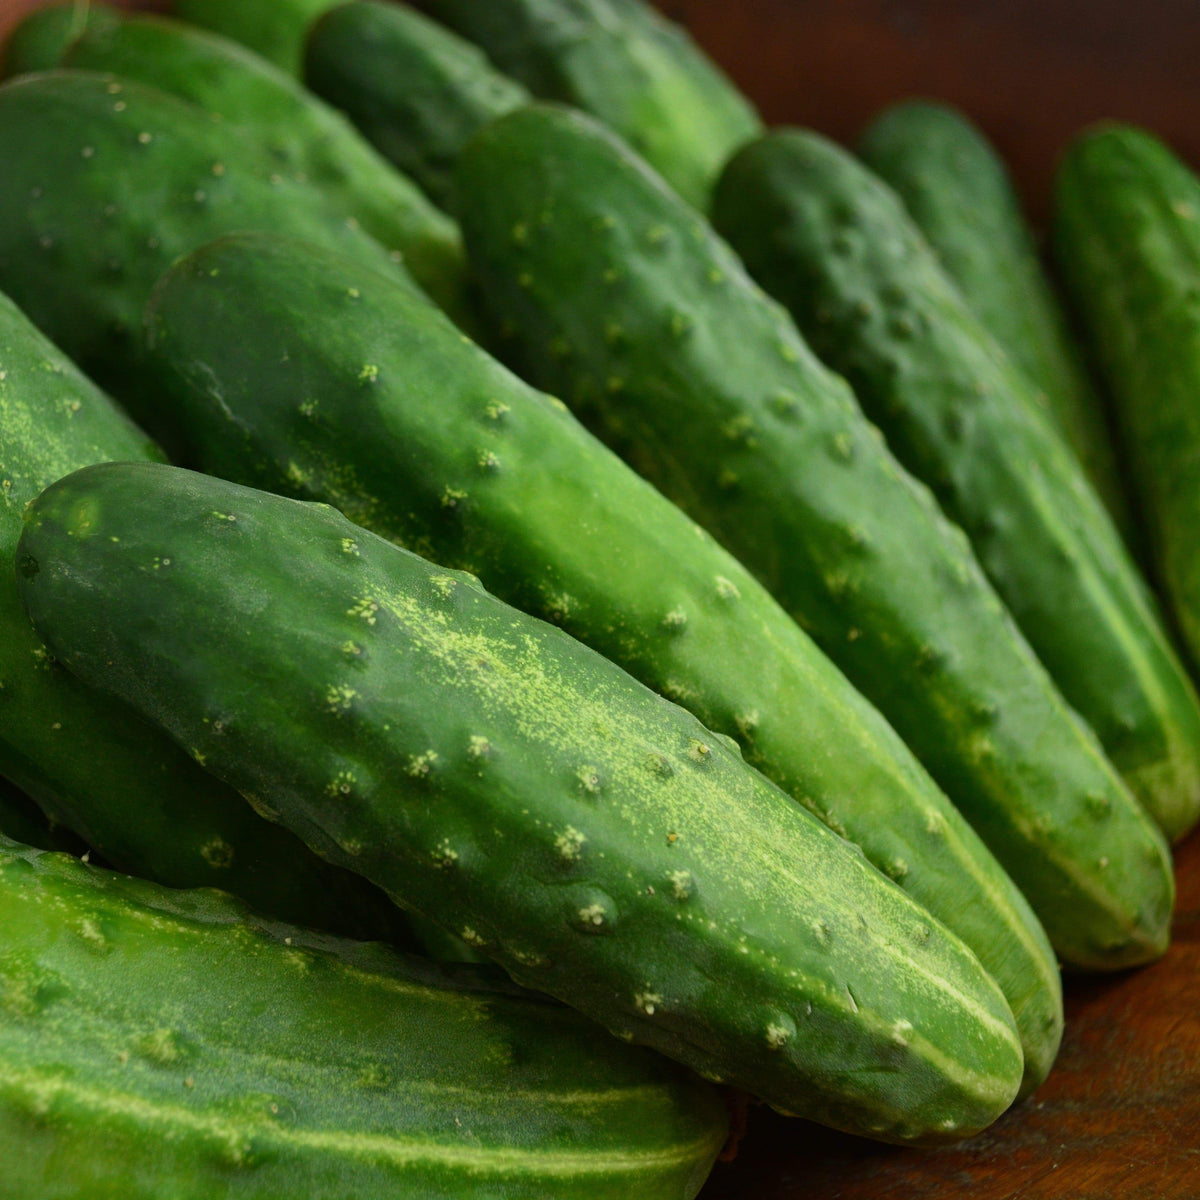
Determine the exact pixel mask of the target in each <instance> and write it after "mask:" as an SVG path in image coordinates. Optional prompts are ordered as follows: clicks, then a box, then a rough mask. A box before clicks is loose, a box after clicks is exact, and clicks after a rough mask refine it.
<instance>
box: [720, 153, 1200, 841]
mask: <svg viewBox="0 0 1200 1200" xmlns="http://www.w3.org/2000/svg"><path fill="white" fill-rule="evenodd" d="M714 211H715V214H716V219H717V223H718V225H719V227H720V229H721V230H722V232H723V233H724V234H725V235H726V236H727V237H728V238H729V240H730V242H731V243H732V244H733V246H734V247H735V249H737V250H738V251H739V252H740V253H741V255H742V258H743V259H744V260H745V262H746V264H747V266H748V267H749V268H750V271H751V274H753V275H754V277H755V278H756V279H757V280H758V281H759V283H761V284H762V285H763V286H764V287H765V288H766V289H767V291H768V292H770V293H771V294H772V295H773V296H774V297H775V298H776V299H777V300H780V301H782V302H783V304H784V305H785V306H786V307H787V308H788V310H789V311H790V312H791V313H792V315H793V317H795V319H796V323H797V325H798V326H799V327H800V329H801V331H802V332H803V333H804V335H805V336H806V337H807V338H808V339H809V342H810V344H811V345H812V347H813V349H814V350H815V351H816V352H817V353H818V354H819V355H820V356H821V357H822V359H824V361H825V362H826V363H828V364H829V365H830V366H831V367H833V368H834V370H836V371H839V372H841V373H842V374H843V375H845V377H846V379H847V380H849V382H850V384H851V386H852V387H853V388H854V390H855V392H856V394H857V395H858V398H859V400H860V402H861V403H862V405H863V409H864V410H865V412H866V414H867V416H868V417H869V418H871V419H872V420H873V421H875V422H876V424H878V426H879V427H880V429H882V430H883V432H884V434H885V435H886V437H887V439H888V443H889V445H890V446H891V447H892V449H893V451H894V452H895V454H896V456H897V457H898V458H899V459H900V461H901V462H902V463H903V464H904V466H905V467H906V468H907V469H908V470H910V471H912V473H913V474H914V475H916V476H917V477H918V478H920V479H923V480H924V481H925V482H926V483H928V484H929V485H930V487H931V488H932V489H933V492H934V494H935V495H936V496H937V498H938V500H939V501H940V502H941V504H942V507H943V508H944V509H945V511H946V513H947V515H948V516H949V517H950V518H951V519H952V520H954V521H956V522H957V523H958V524H959V525H961V526H962V528H963V529H964V530H965V531H966V532H967V534H968V535H969V536H970V538H971V539H972V542H973V543H974V546H975V550H976V552H977V553H978V555H979V559H980V562H981V563H982V564H983V567H984V569H985V570H986V571H987V573H988V576H989V577H990V578H991V580H992V582H993V583H994V584H995V586H996V590H997V591H998V592H999V593H1000V595H1001V597H1002V598H1003V599H1004V601H1005V603H1006V604H1007V605H1008V607H1009V610H1010V611H1011V612H1012V614H1013V616H1014V617H1015V618H1016V621H1017V624H1018V625H1019V626H1020V627H1021V630H1022V631H1023V632H1024V634H1025V636H1026V637H1027V638H1028V639H1029V642H1030V644H1031V645H1032V646H1033V648H1034V650H1035V651H1037V653H1038V655H1039V657H1040V658H1041V660H1042V661H1043V662H1044V663H1045V664H1046V667H1047V669H1048V670H1049V672H1050V674H1051V675H1052V676H1053V678H1054V680H1055V682H1056V683H1057V684H1058V686H1059V689H1060V690H1061V691H1062V694H1063V696H1065V697H1066V699H1067V701H1068V702H1069V703H1070V704H1071V705H1072V706H1073V707H1074V708H1075V709H1076V710H1077V711H1078V712H1079V713H1080V714H1081V715H1082V716H1083V717H1084V719H1085V720H1087V721H1088V722H1089V723H1090V724H1091V726H1092V728H1093V729H1094V730H1095V731H1096V733H1097V734H1098V736H1099V738H1100V743H1101V745H1102V746H1103V747H1104V750H1105V753H1106V754H1107V755H1108V757H1109V759H1110V760H1111V761H1112V763H1113V765H1114V766H1115V767H1116V768H1117V769H1118V770H1119V771H1120V772H1121V775H1122V776H1123V778H1124V779H1125V782H1126V783H1127V784H1128V785H1129V787H1130V789H1131V790H1132V792H1133V794H1134V795H1135V796H1136V797H1137V798H1138V799H1139V800H1140V801H1141V802H1142V804H1143V805H1144V807H1145V808H1146V810H1147V811H1148V812H1149V813H1150V814H1151V816H1153V817H1154V819H1155V820H1156V821H1157V822H1158V824H1159V826H1160V827H1161V828H1162V830H1163V832H1164V833H1165V834H1166V835H1167V836H1168V838H1171V839H1178V838H1180V837H1182V836H1183V835H1184V834H1186V833H1187V832H1188V830H1189V829H1191V828H1192V826H1193V825H1194V824H1195V823H1196V820H1197V818H1200V701H1197V698H1196V693H1195V690H1194V689H1193V687H1192V685H1191V683H1190V681H1189V679H1188V676H1187V672H1186V671H1185V670H1184V667H1183V664H1182V663H1181V662H1180V661H1179V659H1178V657H1177V655H1176V654H1175V651H1174V650H1173V649H1172V647H1171V644H1170V642H1169V641H1168V639H1167V636H1166V633H1165V632H1164V631H1163V629H1162V626H1161V624H1160V622H1159V618H1158V614H1157V612H1156V611H1155V608H1154V606H1153V603H1152V602H1151V600H1150V598H1149V596H1148V593H1147V590H1146V585H1145V583H1144V582H1143V580H1142V578H1141V576H1140V574H1139V573H1138V571H1137V568H1136V567H1135V566H1134V564H1133V562H1132V560H1131V559H1130V558H1129V555H1128V553H1127V551H1126V550H1125V547H1124V545H1123V543H1122V542H1121V539H1120V537H1119V535H1118V534H1117V532H1116V529H1115V528H1114V526H1113V524H1112V522H1111V520H1110V518H1109V516H1108V512H1107V510H1106V509H1105V508H1104V506H1103V505H1102V504H1101V502H1100V500H1099V498H1098V497H1097V496H1096V494H1095V492H1094V491H1093V490H1092V488H1091V487H1090V485H1089V484H1088V482H1087V479H1086V477H1085V476H1084V474H1083V471H1082V468H1081V467H1080V465H1079V462H1078V460H1077V459H1076V458H1075V456H1074V455H1073V454H1071V452H1070V450H1069V448H1068V447H1067V446H1066V445H1065V443H1064V442H1063V440H1062V438H1061V437H1060V436H1059V434H1058V431H1057V430H1056V429H1055V428H1054V427H1053V425H1052V423H1051V422H1050V420H1049V418H1048V414H1047V413H1046V412H1045V411H1044V410H1041V409H1040V408H1039V405H1038V400H1037V395H1036V392H1035V390H1034V388H1033V385H1032V384H1031V383H1030V382H1029V380H1028V378H1027V377H1026V375H1025V374H1024V372H1022V371H1021V370H1020V369H1019V368H1018V367H1017V366H1016V364H1015V363H1014V362H1013V361H1012V360H1011V359H1010V358H1009V357H1008V356H1007V355H1006V354H1005V353H1004V352H1003V351H1002V350H1001V349H1000V347H999V346H998V345H997V344H996V342H995V340H994V339H993V338H992V337H991V335H990V334H989V333H988V332H987V330H985V329H984V328H983V326H982V325H981V324H980V323H979V321H978V320H977V319H976V318H975V316H974V315H973V313H972V312H971V310H970V309H969V308H968V307H967V304H966V302H965V301H964V300H963V298H962V296H961V294H960V293H959V292H958V290H957V289H956V288H955V286H954V285H953V283H952V282H951V281H950V279H949V278H948V277H947V276H946V274H945V273H944V272H943V271H942V269H941V268H940V267H939V265H938V262H937V259H936V256H935V255H934V254H933V252H932V251H931V250H930V249H929V246H928V245H927V243H926V242H925V240H924V239H923V238H922V237H921V234H920V232H919V230H918V229H917V228H916V226H915V225H913V223H912V221H911V220H910V219H909V217H908V215H907V214H906V213H905V211H904V206H903V204H902V203H901V201H900V198H899V197H898V196H897V195H896V194H895V192H893V191H892V190H891V189H890V188H888V187H887V185H886V184H884V183H883V182H881V181H880V180H879V179H877V178H876V177H875V176H873V175H872V174H871V172H870V171H868V170H867V169H866V168H865V167H864V166H862V164H861V163H859V162H857V161H856V160H855V159H854V158H852V157H851V156H850V155H849V154H848V153H847V152H846V151H844V150H842V149H841V148H840V147H838V146H836V145H835V144H834V143H832V142H830V141H828V140H827V139H825V138H823V137H821V136H820V135H818V134H814V133H809V132H807V131H803V130H779V131H776V132H773V133H771V134H769V135H768V136H766V137H764V138H762V139H761V140H760V141H758V142H755V143H753V144H752V145H750V146H748V147H746V148H745V149H744V150H742V151H741V152H740V153H739V154H737V155H736V156H735V157H734V158H733V159H732V160H730V163H729V166H728V167H727V168H726V171H725V173H724V175H723V176H722V178H721V182H720V184H719V185H718V187H717V191H716V197H715V208H714Z"/></svg>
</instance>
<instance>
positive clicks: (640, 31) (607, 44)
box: [422, 0, 762, 211]
mask: <svg viewBox="0 0 1200 1200" xmlns="http://www.w3.org/2000/svg"><path fill="white" fill-rule="evenodd" d="M422 7H423V8H424V9H425V10H426V11H427V12H429V13H430V15H431V16H434V17H436V18H437V19H438V20H439V21H442V22H443V23H444V24H446V25H448V26H450V28H451V29H455V30H457V31H458V32H459V33H460V34H462V35H463V36H464V37H466V38H469V39H470V40H471V41H473V42H478V43H479V45H480V46H482V47H483V49H484V51H485V52H486V53H487V55H488V57H489V58H490V59H491V60H492V61H493V62H494V63H495V64H496V66H497V67H499V68H500V70H502V71H504V72H505V73H506V74H508V75H511V76H512V77H513V78H514V79H518V80H520V81H521V82H522V83H523V84H524V85H525V86H526V87H527V88H529V90H530V91H531V92H532V93H533V94H534V95H535V96H538V97H539V98H541V99H543V100H557V101H562V102H565V103H568V104H573V105H575V106H577V107H578V108H581V109H583V110H584V111H585V112H589V113H591V114H592V115H593V116H596V117H598V118H599V119H600V120H601V121H603V122H604V123H605V124H606V125H608V126H609V127H610V128H612V129H614V130H615V131H616V132H617V133H619V134H620V135H621V136H622V137H623V138H624V139H625V140H626V141H628V142H629V144H630V145H631V146H633V147H634V149H635V150H637V151H638V152H639V153H640V154H641V155H642V156H643V157H644V158H645V159H646V161H647V162H649V163H650V164H651V165H652V166H653V167H654V168H655V169H656V170H657V171H658V172H659V173H660V174H661V175H662V176H663V178H665V179H666V180H667V181H668V182H669V183H670V184H671V186H672V187H674V188H675V190H676V191H677V192H678V193H679V194H680V195H681V196H682V197H683V198H684V199H685V200H687V201H688V202H689V203H691V204H693V205H695V206H696V207H697V208H699V209H701V210H702V211H703V210H706V209H707V208H708V202H709V195H710V193H711V191H712V187H713V184H714V183H715V182H716V179H717V176H718V174H720V171H721V167H722V166H724V164H725V160H726V159H727V158H728V157H729V155H731V154H732V153H733V152H734V151H735V150H736V149H737V148H738V147H739V146H740V145H741V144H742V143H743V142H746V141H749V140H750V139H751V138H753V137H756V136H757V135H758V134H760V133H761V132H762V122H761V121H760V120H759V117H758V114H757V113H756V112H755V111H754V107H753V105H751V103H750V101H749V100H747V99H746V97H745V96H743V95H742V93H741V92H740V91H738V89H737V88H736V87H735V86H734V85H733V83H732V82H731V81H730V80H729V79H728V78H727V77H726V76H725V75H724V73H723V72H722V71H721V70H720V69H719V68H718V67H717V66H716V64H715V63H713V62H712V61H711V59H709V58H708V56H707V55H706V54H705V53H704V52H703V51H702V50H701V49H700V47H699V46H697V45H696V44H695V42H693V41H692V39H691V38H690V37H689V36H688V35H687V33H686V32H685V31H684V29H683V28H682V27H681V26H679V25H676V24H675V23H674V22H671V21H668V20H667V19H666V18H665V17H664V16H663V15H662V14H661V13H659V12H658V11H657V10H656V9H655V8H654V7H653V6H652V5H651V4H648V3H646V0H488V2H487V3H486V4H480V3H479V2H478V0H422Z"/></svg>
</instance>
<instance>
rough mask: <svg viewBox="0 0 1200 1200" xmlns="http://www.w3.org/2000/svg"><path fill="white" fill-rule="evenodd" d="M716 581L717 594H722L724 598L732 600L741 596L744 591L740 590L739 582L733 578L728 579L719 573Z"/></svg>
mask: <svg viewBox="0 0 1200 1200" xmlns="http://www.w3.org/2000/svg"><path fill="white" fill-rule="evenodd" d="M716 583H717V595H718V596H720V597H721V599H722V600H725V601H730V600H737V599H739V598H740V596H741V594H742V593H741V592H740V591H738V587H737V584H736V583H734V582H733V581H732V580H730V579H726V578H725V576H724V575H718V576H717V579H716Z"/></svg>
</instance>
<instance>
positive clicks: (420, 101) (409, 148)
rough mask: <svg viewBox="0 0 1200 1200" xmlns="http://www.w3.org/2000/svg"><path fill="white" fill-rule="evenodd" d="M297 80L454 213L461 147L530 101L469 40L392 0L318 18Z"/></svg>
mask: <svg viewBox="0 0 1200 1200" xmlns="http://www.w3.org/2000/svg"><path fill="white" fill-rule="evenodd" d="M304 82H305V83H306V84H307V85H308V86H309V87H310V88H312V90H313V91H314V92H316V94H317V95H318V96H322V97H324V99H326V100H328V101H329V103H330V104H332V105H334V106H335V107H336V108H340V109H341V110H342V111H343V112H344V113H346V115H347V116H349V118H350V119H351V120H352V121H353V122H354V124H355V125H357V126H358V128H359V129H360V130H361V131H362V132H363V134H364V135H365V136H366V138H367V139H368V140H369V141H370V142H371V143H372V144H373V145H374V146H375V147H376V148H377V149H378V150H379V151H380V152H381V153H382V154H383V155H384V156H385V157H386V158H387V159H388V160H389V161H391V162H393V163H395V164H396V166H397V167H399V168H400V170H402V171H404V172H406V173H407V174H409V175H411V176H412V178H413V179H415V180H416V181H417V182H418V183H419V184H420V185H421V186H422V187H423V188H424V189H425V191H426V192H427V193H428V195H429V196H430V197H431V198H432V199H433V200H434V201H435V202H436V203H438V204H440V205H441V206H442V208H444V209H446V210H447V211H451V212H452V211H453V210H454V197H453V182H454V167H455V164H456V163H457V162H458V156H459V154H460V153H461V152H462V148H463V146H465V145H466V144H467V142H468V141H469V140H470V138H471V136H472V135H473V134H474V133H475V132H476V131H477V130H478V129H480V128H482V127H483V126H484V125H486V124H487V123H488V122H489V121H491V120H494V119H495V118H496V117H498V116H501V115H503V114H504V113H506V112H511V111H512V110H513V109H514V108H520V107H521V106H522V105H525V104H528V103H529V102H530V100H531V99H532V97H531V96H530V94H529V92H528V91H526V90H525V88H524V87H522V86H521V84H519V83H517V81H516V80H515V79H509V78H508V76H506V75H502V74H501V73H500V72H499V71H497V70H496V69H495V68H494V67H493V66H492V65H491V64H490V63H489V62H488V61H487V59H486V58H485V57H484V55H483V53H482V51H481V50H480V49H479V48H478V47H477V46H475V45H474V44H473V43H471V42H468V41H465V40H464V39H463V38H460V37H457V36H456V35H455V34H453V33H451V32H450V31H449V30H448V29H443V28H442V27H441V26H440V25H438V24H436V23H435V22H433V21H430V20H428V19H427V18H426V17H423V16H422V15H421V14H420V13H418V12H414V11H413V10H412V9H410V8H407V7H406V6H405V5H403V4H396V3H394V2H392V0H388V2H386V3H384V2H383V0H354V2H353V3H349V4H340V5H338V7H337V8H334V9H331V10H330V11H329V12H327V13H326V14H325V15H324V16H323V17H321V18H320V19H319V20H318V21H317V22H316V23H315V24H314V25H313V27H312V29H311V31H310V32H309V35H308V43H307V47H306V52H305V59H304Z"/></svg>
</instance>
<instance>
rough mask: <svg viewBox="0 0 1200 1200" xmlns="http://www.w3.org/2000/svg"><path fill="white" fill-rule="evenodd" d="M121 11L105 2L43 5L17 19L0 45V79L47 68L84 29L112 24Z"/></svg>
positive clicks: (51, 65) (61, 55) (61, 56)
mask: <svg viewBox="0 0 1200 1200" xmlns="http://www.w3.org/2000/svg"><path fill="white" fill-rule="evenodd" d="M120 19H121V14H120V12H119V11H118V10H117V9H115V8H113V7H111V6H110V5H107V4H97V3H82V4H76V3H71V2H68V3H63V4H43V5H40V6H39V7H37V8H35V9H34V10H33V11H32V12H31V13H30V14H29V15H28V16H26V17H25V18H24V19H23V20H21V21H19V22H18V23H17V24H16V25H15V26H14V27H13V29H12V31H11V32H10V33H9V35H8V37H7V38H5V40H4V45H3V47H0V79H8V78H9V77H10V76H13V75H28V74H29V73H30V72H32V71H50V70H53V69H54V68H55V67H57V66H59V65H60V64H61V63H62V59H63V55H64V54H66V52H67V47H69V46H70V45H71V43H72V42H73V41H75V39H76V38H77V37H79V36H80V35H81V34H82V33H83V32H84V31H85V30H88V29H93V28H101V27H103V26H105V25H115V24H116V23H117V22H118V21H119V20H120Z"/></svg>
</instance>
